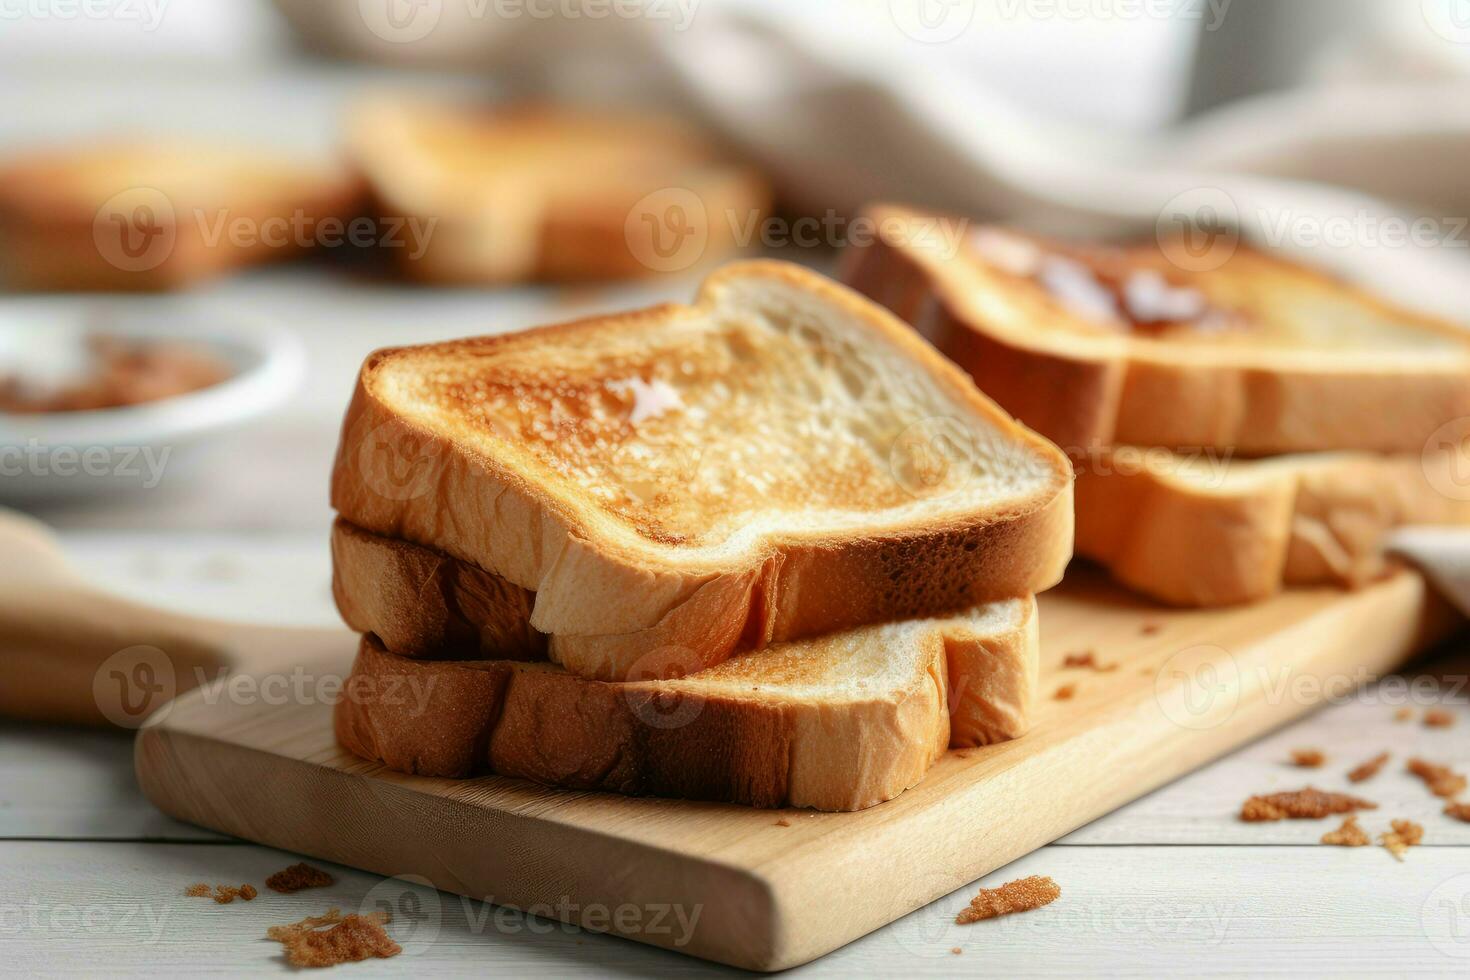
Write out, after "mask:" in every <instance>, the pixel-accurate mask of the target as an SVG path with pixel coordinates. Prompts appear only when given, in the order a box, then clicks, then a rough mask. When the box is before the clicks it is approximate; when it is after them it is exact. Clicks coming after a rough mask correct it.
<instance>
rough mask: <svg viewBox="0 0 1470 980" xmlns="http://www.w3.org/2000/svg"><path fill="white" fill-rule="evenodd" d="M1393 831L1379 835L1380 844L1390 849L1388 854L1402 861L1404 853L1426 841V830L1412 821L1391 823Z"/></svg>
mask: <svg viewBox="0 0 1470 980" xmlns="http://www.w3.org/2000/svg"><path fill="white" fill-rule="evenodd" d="M1390 825H1391V826H1392V827H1393V830H1391V831H1384V832H1383V833H1381V834H1379V835H1378V842H1379V843H1380V844H1382V845H1383V846H1384V847H1386V848H1388V853H1390V854H1392V855H1393V856H1394V857H1395V858H1397V859H1398V860H1400V861H1402V860H1403V859H1404V852H1406V851H1407V850H1408V849H1409V848H1411V847H1413V846H1415V845H1416V844H1418V843H1419V842H1420V841H1422V840H1423V839H1424V828H1423V827H1421V826H1419V825H1418V824H1416V823H1415V822H1414V821H1412V820H1393V821H1390Z"/></svg>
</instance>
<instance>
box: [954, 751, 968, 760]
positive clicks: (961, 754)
mask: <svg viewBox="0 0 1470 980" xmlns="http://www.w3.org/2000/svg"><path fill="white" fill-rule="evenodd" d="M955 756H956V757H958V758H961V759H968V758H969V757H970V753H968V752H956V753H955Z"/></svg>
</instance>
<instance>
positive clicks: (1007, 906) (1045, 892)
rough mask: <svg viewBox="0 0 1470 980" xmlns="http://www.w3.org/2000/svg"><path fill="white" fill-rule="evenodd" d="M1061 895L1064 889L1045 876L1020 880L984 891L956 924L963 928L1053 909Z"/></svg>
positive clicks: (961, 913) (963, 912) (973, 900)
mask: <svg viewBox="0 0 1470 980" xmlns="http://www.w3.org/2000/svg"><path fill="white" fill-rule="evenodd" d="M1061 894H1062V889H1061V886H1059V885H1058V884H1057V883H1056V882H1055V881H1052V880H1051V879H1050V878H1047V877H1045V876H1042V875H1032V876H1031V877H1029V878H1017V879H1016V880H1015V881H1008V882H1006V883H1005V884H1004V885H1001V886H1000V887H999V888H982V889H980V893H979V894H978V895H976V896H975V897H974V898H972V899H970V904H969V905H968V906H966V907H965V908H963V909H961V910H960V914H959V915H957V916H955V918H954V920H955V922H956V923H958V924H959V925H962V926H963V925H969V924H970V923H972V922H979V921H980V920H982V919H994V918H995V917H997V916H1001V915H1010V914H1011V913H1013V912H1029V911H1031V910H1032V909H1039V908H1041V907H1042V906H1043V905H1050V904H1051V903H1052V902H1055V901H1056V900H1057V899H1058V898H1059V897H1060V896H1061Z"/></svg>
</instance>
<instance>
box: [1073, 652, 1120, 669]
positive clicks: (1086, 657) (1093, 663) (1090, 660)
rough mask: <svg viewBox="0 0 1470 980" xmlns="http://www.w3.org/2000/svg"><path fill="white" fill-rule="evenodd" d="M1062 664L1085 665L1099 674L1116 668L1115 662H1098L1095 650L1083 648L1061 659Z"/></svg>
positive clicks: (1079, 666)
mask: <svg viewBox="0 0 1470 980" xmlns="http://www.w3.org/2000/svg"><path fill="white" fill-rule="evenodd" d="M1062 666H1063V667H1078V668H1082V667H1085V668H1087V669H1088V670H1095V671H1097V672H1098V673H1099V674H1106V673H1108V672H1109V671H1113V670H1117V669H1118V665H1117V664H1116V663H1111V664H1101V663H1098V661H1097V651H1096V650H1083V651H1082V652H1081V653H1069V654H1067V656H1066V657H1065V658H1064V659H1063V660H1062Z"/></svg>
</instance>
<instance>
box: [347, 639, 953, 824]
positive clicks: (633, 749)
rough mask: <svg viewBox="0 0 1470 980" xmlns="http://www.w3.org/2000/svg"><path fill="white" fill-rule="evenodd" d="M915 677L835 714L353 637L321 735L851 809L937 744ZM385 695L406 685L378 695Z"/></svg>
mask: <svg viewBox="0 0 1470 980" xmlns="http://www.w3.org/2000/svg"><path fill="white" fill-rule="evenodd" d="M928 656H929V657H930V659H931V661H932V668H931V669H932V675H931V678H930V682H928V683H923V684H921V685H919V686H918V687H916V688H915V689H914V690H913V691H912V692H911V693H910V695H909V696H907V697H902V698H898V699H895V700H883V701H879V700H875V701H873V702H870V703H865V704H855V705H850V706H844V708H843V709H841V710H838V711H832V710H828V709H826V708H825V706H823V705H821V704H820V703H814V702H802V701H785V702H783V701H781V700H779V699H775V698H766V699H762V698H760V697H758V696H751V697H736V696H731V695H729V694H723V693H692V692H690V691H687V690H686V691H682V692H676V693H670V692H668V691H662V692H660V691H659V690H658V688H657V685H653V684H648V683H642V684H608V683H604V682H600V681H588V680H585V679H583V678H579V677H576V676H574V675H572V674H568V673H566V672H564V671H561V670H558V669H556V668H554V667H550V666H548V665H545V664H516V663H512V662H507V661H496V662H474V663H450V662H445V661H421V660H409V659H406V658H403V657H397V656H395V655H393V654H391V653H388V652H386V651H385V650H383V648H382V647H381V646H380V645H379V644H378V643H377V642H376V640H375V639H374V638H373V637H370V636H369V637H364V639H363V643H362V647H361V649H360V651H359V653H358V658H357V662H356V663H355V664H354V665H353V671H352V677H351V678H350V679H349V681H348V688H347V689H348V691H349V692H352V691H354V690H356V691H357V692H358V694H357V696H353V695H351V693H349V696H348V697H345V698H344V699H343V700H342V701H341V702H339V703H338V705H337V708H336V714H335V727H336V733H337V739H338V741H339V742H340V743H341V744H342V745H343V747H345V748H346V749H347V750H348V751H350V752H352V753H353V754H355V755H358V756H361V757H363V758H367V759H373V760H377V761H381V762H383V763H384V764H385V765H387V766H388V767H389V768H392V769H397V770H399V771H402V772H410V773H418V774H421V775H434V776H451V777H461V776H470V775H475V774H483V773H498V774H500V775H505V776H518V777H522V778H525V779H532V780H535V781H537V782H541V783H546V784H548V785H552V786H563V787H567V788H570V789H598V790H611V791H614V792H619V793H630V794H639V795H654V796H671V797H683V798H688V799H701V800H719V801H727V802H732V803H744V804H748V805H750V806H758V807H781V806H798V807H813V808H816V809H821V810H860V809H863V808H864V807H868V806H872V805H874V804H876V803H881V802H883V801H884V800H887V799H891V798H892V797H894V796H897V795H898V794H899V793H901V792H903V791H904V790H905V789H907V788H909V787H910V786H912V785H914V784H915V783H917V782H918V781H919V780H920V779H921V778H922V777H923V775H924V773H925V772H926V771H927V770H928V769H929V767H930V766H931V765H933V763H934V761H935V760H936V759H937V758H938V757H939V756H940V755H941V754H942V753H943V751H944V748H945V746H946V745H947V744H948V741H949V724H948V720H949V719H948V713H947V712H946V711H945V710H944V703H943V692H942V689H941V686H942V685H941V683H940V682H939V681H938V680H937V679H936V678H937V677H939V676H942V674H943V670H944V667H943V663H942V660H943V658H942V652H941V651H940V649H939V644H938V643H937V642H936V643H935V644H933V649H931V650H930V651H929V653H928ZM389 691H395V692H412V694H411V696H410V695H404V696H399V695H397V694H395V695H394V696H392V697H390V696H389V695H388V692H389Z"/></svg>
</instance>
